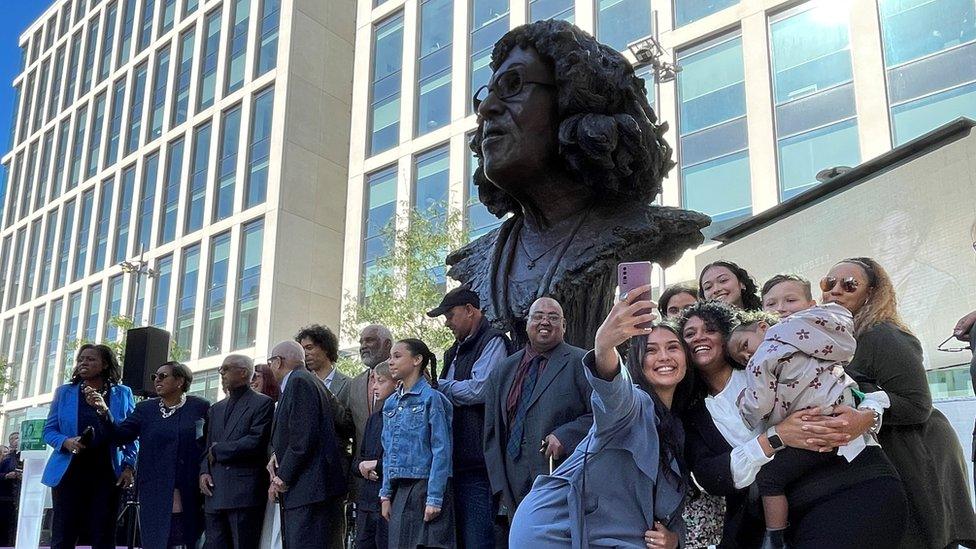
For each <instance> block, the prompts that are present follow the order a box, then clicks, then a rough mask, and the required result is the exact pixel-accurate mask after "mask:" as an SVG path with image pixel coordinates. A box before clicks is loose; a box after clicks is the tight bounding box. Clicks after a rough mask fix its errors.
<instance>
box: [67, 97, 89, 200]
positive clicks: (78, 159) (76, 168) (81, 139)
mask: <svg viewBox="0 0 976 549" xmlns="http://www.w3.org/2000/svg"><path fill="white" fill-rule="evenodd" d="M87 126H88V106H87V105H86V106H84V107H82V108H81V109H79V110H78V114H76V115H75V139H74V142H73V143H72V151H71V167H70V171H69V173H68V188H67V189H66V190H69V191H70V190H71V189H73V188H75V187H77V186H78V183H79V179H80V177H81V166H82V152H83V151H84V147H85V128H86V127H87Z"/></svg>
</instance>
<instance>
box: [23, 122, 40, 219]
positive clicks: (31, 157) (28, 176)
mask: <svg viewBox="0 0 976 549" xmlns="http://www.w3.org/2000/svg"><path fill="white" fill-rule="evenodd" d="M36 162H37V141H35V142H33V143H31V144H30V147H29V148H28V149H27V165H26V166H24V185H23V186H24V194H22V195H21V197H20V216H19V217H21V218H22V217H24V216H26V215H27V214H28V213H30V206H31V203H32V200H31V198H32V197H31V193H33V192H34V191H35V190H36V186H35V185H34V174H35V171H36V170H35V163H36Z"/></svg>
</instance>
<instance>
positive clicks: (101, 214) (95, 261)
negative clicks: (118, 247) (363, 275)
mask: <svg viewBox="0 0 976 549" xmlns="http://www.w3.org/2000/svg"><path fill="white" fill-rule="evenodd" d="M114 192H115V181H114V180H112V179H111V178H109V179H106V180H105V181H104V182H102V195H101V196H100V197H99V199H98V201H99V202H98V225H96V227H95V250H94V252H95V253H93V254H92V269H91V270H92V272H97V271H100V270H102V269H104V268H106V267H108V265H106V264H105V256H106V255H107V252H108V227H109V222H110V221H111V217H112V194H113V193H114Z"/></svg>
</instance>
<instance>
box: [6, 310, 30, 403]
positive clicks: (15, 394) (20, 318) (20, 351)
mask: <svg viewBox="0 0 976 549" xmlns="http://www.w3.org/2000/svg"><path fill="white" fill-rule="evenodd" d="M14 341H15V343H14V356H13V360H11V361H10V378H11V379H13V380H14V381H15V382H16V383H17V384H16V386H14V387H11V388H10V391H9V392H8V393H7V399H8V400H14V399H16V398H20V397H23V396H24V390H23V389H24V384H23V383H20V377H21V375H22V374H23V371H24V351H25V350H26V347H27V313H20V314H19V315H17V339H15V340H14Z"/></svg>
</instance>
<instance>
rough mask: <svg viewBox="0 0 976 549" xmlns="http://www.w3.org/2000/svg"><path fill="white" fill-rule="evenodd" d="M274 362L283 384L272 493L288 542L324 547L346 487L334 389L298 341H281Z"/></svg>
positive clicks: (291, 548) (295, 546) (290, 546)
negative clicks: (310, 365)
mask: <svg viewBox="0 0 976 549" xmlns="http://www.w3.org/2000/svg"><path fill="white" fill-rule="evenodd" d="M268 366H270V367H271V371H272V372H274V375H275V378H277V379H278V383H279V384H280V385H281V400H280V401H279V402H278V409H277V410H275V415H274V427H273V428H272V430H271V450H272V453H271V460H270V461H269V462H268V471H269V472H270V473H271V475H272V476H271V487H270V488H269V489H268V494H269V496H271V497H272V498H277V499H278V501H279V502H280V503H281V538H282V545H283V547H284V549H301V548H305V547H309V548H311V547H315V548H318V547H322V545H323V540H328V539H331V537H332V531H333V529H334V528H336V527H337V526H338V525H335V524H333V523H332V522H331V521H330V520H329V518H328V517H329V514H328V512H329V509H330V508H331V507H333V506H334V505H335V500H336V498H342V497H343V494H344V493H345V492H346V481H345V478H344V477H343V475H342V460H341V458H340V456H339V447H338V444H337V442H336V434H335V423H334V418H333V416H332V406H331V404H330V403H329V393H328V390H327V389H326V388H325V385H324V384H323V383H322V382H321V381H319V379H318V378H317V377H315V376H314V375H312V374H311V373H310V372H309V371H308V370H306V369H305V351H304V349H302V346H301V345H299V344H298V343H297V342H295V341H282V342H281V343H279V344H277V345H275V346H274V349H272V351H271V356H270V357H268Z"/></svg>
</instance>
